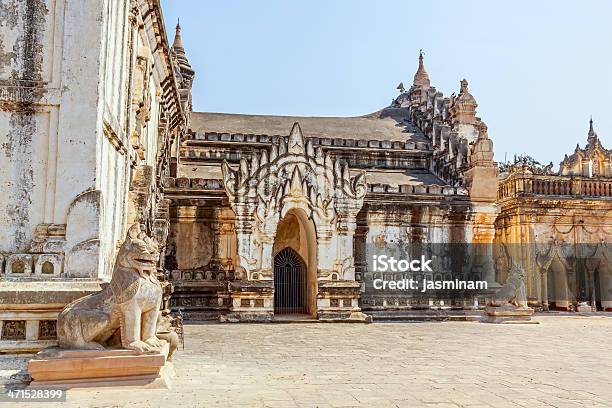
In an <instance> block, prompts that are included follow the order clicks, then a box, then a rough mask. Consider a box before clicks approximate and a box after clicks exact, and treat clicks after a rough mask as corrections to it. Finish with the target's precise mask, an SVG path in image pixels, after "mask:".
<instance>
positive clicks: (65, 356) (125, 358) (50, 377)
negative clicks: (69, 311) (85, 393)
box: [28, 343, 174, 389]
mask: <svg viewBox="0 0 612 408" xmlns="http://www.w3.org/2000/svg"><path fill="white" fill-rule="evenodd" d="M168 351H169V347H168V343H165V344H164V346H163V347H162V348H161V349H160V350H159V351H155V352H151V353H146V354H138V353H137V352H136V351H133V350H120V349H116V350H104V351H95V350H62V349H58V348H50V349H45V350H42V351H41V352H39V353H38V354H37V355H36V357H35V358H34V359H32V360H30V361H29V362H28V372H29V373H30V375H31V376H32V380H33V381H32V383H31V384H30V387H31V388H45V387H51V386H52V387H56V388H99V387H121V388H126V387H128V388H130V387H131V388H139V389H140V388H171V386H172V382H171V378H172V377H173V376H174V369H173V367H172V364H171V363H168V362H167V357H168Z"/></svg>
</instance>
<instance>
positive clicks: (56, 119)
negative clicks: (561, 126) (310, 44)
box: [0, 0, 612, 350]
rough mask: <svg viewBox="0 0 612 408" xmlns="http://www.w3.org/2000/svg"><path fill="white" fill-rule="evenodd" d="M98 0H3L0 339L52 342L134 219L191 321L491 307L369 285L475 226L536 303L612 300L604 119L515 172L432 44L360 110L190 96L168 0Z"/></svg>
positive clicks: (485, 260)
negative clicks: (306, 113) (432, 70)
mask: <svg viewBox="0 0 612 408" xmlns="http://www.w3.org/2000/svg"><path fill="white" fill-rule="evenodd" d="M103 3H104V7H102V8H101V7H99V4H98V3H96V2H66V1H55V2H45V1H43V0H28V1H25V2H23V1H18V0H8V1H7V4H8V5H10V6H11V7H6V10H5V11H3V12H4V14H5V15H6V16H7V18H6V19H3V20H2V21H1V22H0V46H1V49H0V118H1V120H0V149H1V151H2V152H3V160H2V161H0V186H1V188H2V191H3V193H4V194H2V196H0V226H1V227H2V228H0V322H2V326H1V328H0V345H2V347H1V348H2V349H10V348H13V349H22V350H26V349H32V348H37V347H41V346H44V345H47V344H53V342H54V341H55V340H54V338H55V326H54V325H55V319H56V316H57V313H58V312H59V311H60V310H61V309H62V308H63V307H64V306H65V305H66V304H67V303H69V302H71V301H72V300H74V299H76V298H78V297H80V296H82V295H83V294H86V293H90V292H93V291H96V290H99V288H100V286H101V285H104V284H106V283H107V282H108V281H109V280H110V273H111V265H112V263H113V259H114V257H115V255H116V252H117V243H118V242H120V241H121V240H122V238H123V237H124V236H125V233H126V230H127V227H128V225H131V224H132V223H133V222H140V224H141V225H142V227H143V228H144V229H145V231H146V232H147V233H150V234H152V235H154V236H155V237H156V239H157V240H158V242H159V243H160V245H161V248H162V251H163V252H164V256H162V259H161V261H160V264H159V265H158V269H159V271H160V274H162V275H165V276H167V279H168V280H169V281H170V282H171V283H172V285H173V286H174V293H173V295H172V297H171V298H169V295H170V291H168V293H167V294H166V298H165V300H166V304H165V307H172V308H173V309H174V310H181V311H182V312H183V313H184V314H185V315H186V317H188V318H193V319H221V320H223V321H252V320H256V321H262V320H263V321H269V320H273V319H277V318H282V317H283V316H282V315H300V316H303V317H304V318H317V319H322V320H364V319H365V315H366V314H368V315H374V316H388V315H397V316H399V315H401V314H406V313H429V312H436V311H444V313H448V311H449V310H451V311H453V310H454V311H458V312H461V311H474V310H478V309H479V308H481V305H482V301H483V299H482V298H481V297H479V296H476V295H473V296H459V297H457V296H447V295H445V294H444V293H430V294H429V295H427V296H425V295H421V296H415V295H414V294H407V293H400V292H393V291H391V292H388V291H387V292H384V291H383V292H381V291H376V290H373V289H372V281H373V280H374V279H379V278H385V279H396V280H397V279H403V278H407V277H414V278H417V279H423V278H426V279H429V280H439V279H451V278H454V277H456V276H453V274H451V273H450V272H449V271H450V270H451V266H450V265H449V266H448V270H447V269H445V268H444V267H443V268H442V269H438V270H437V271H436V272H435V273H432V274H426V273H424V274H416V275H415V274H413V275H410V274H406V273H379V272H376V271H375V270H373V269H372V267H371V264H370V260H371V259H372V257H373V256H374V255H377V254H379V253H383V252H393V251H397V250H398V248H399V250H400V252H401V251H404V250H405V249H406V248H411V247H416V246H421V245H438V247H435V251H439V252H440V253H443V252H445V251H446V252H447V253H448V252H449V251H450V252H453V251H454V250H453V249H452V248H455V247H453V245H460V246H463V247H462V249H461V251H462V257H461V259H460V260H459V261H453V262H454V263H455V264H459V267H460V269H461V268H463V266H466V268H465V269H466V270H467V272H466V274H468V275H469V277H470V278H472V279H479V280H483V281H486V282H488V283H490V287H491V288H495V287H496V285H499V284H503V283H504V282H505V280H506V279H507V274H508V271H509V270H510V269H511V267H512V266H513V265H518V266H520V267H521V268H523V269H524V271H525V276H526V281H527V285H526V286H527V292H528V293H527V295H528V300H529V303H530V305H531V306H534V307H536V308H538V309H540V310H553V309H560V310H581V311H582V310H603V309H609V308H612V303H611V302H610V300H611V299H610V297H611V296H612V292H611V290H612V279H611V270H612V268H611V265H612V256H611V255H610V253H611V249H610V244H609V242H610V241H611V239H610V237H611V236H612V165H611V160H612V152H611V151H610V150H606V149H605V148H604V147H603V145H602V144H601V142H600V141H599V138H598V137H597V135H596V133H595V131H594V130H593V126H592V124H591V129H590V131H589V133H588V139H587V145H586V147H585V148H580V147H577V148H576V150H575V152H574V153H573V154H572V155H571V156H566V157H565V158H564V159H563V161H562V162H561V165H560V169H559V171H558V172H556V173H555V172H553V171H552V166H551V165H549V166H546V167H541V166H539V167H538V166H532V165H530V164H528V163H522V162H520V161H519V162H516V163H514V164H513V165H512V166H505V167H503V166H502V169H503V171H502V172H501V174H500V171H499V166H498V164H497V163H496V162H495V161H494V159H493V153H494V151H493V141H492V140H491V139H490V138H489V135H488V133H487V126H486V124H485V123H484V122H483V121H482V120H481V119H480V118H479V117H477V115H476V109H477V106H478V105H477V102H476V99H475V98H474V96H472V95H471V94H470V91H469V84H468V82H467V81H466V80H462V81H461V83H460V84H458V85H459V89H458V91H457V93H456V94H454V93H453V94H452V95H451V96H450V97H448V96H444V94H443V93H442V92H440V91H438V90H437V89H436V88H435V87H433V86H432V85H431V81H430V78H429V75H428V74H427V71H426V69H425V65H424V58H423V55H420V56H419V60H418V68H417V71H416V73H415V75H414V78H413V80H412V84H411V86H410V87H409V88H408V89H405V88H404V86H403V85H402V84H400V86H398V89H399V91H400V92H399V95H398V96H397V97H396V98H394V99H393V101H392V103H391V104H390V105H389V106H386V107H382V108H381V109H380V110H378V111H376V112H374V113H371V114H368V115H364V116H359V117H297V116H296V117H288V116H266V115H242V114H230V113H209V112H193V111H192V106H191V86H192V83H193V81H194V79H195V70H194V69H193V68H192V67H191V65H190V63H189V60H188V58H187V55H186V52H185V48H184V45H183V39H182V37H181V32H180V27H178V26H177V29H176V33H175V38H174V41H173V44H172V45H171V44H170V42H169V41H168V38H167V32H166V29H165V27H164V24H163V20H162V14H161V9H160V4H159V0H106V1H104V2H103ZM2 7H5V6H4V5H3V6H2ZM466 245H467V247H465V246H466ZM408 250H409V249H408ZM457 251H458V250H457ZM455 266H456V265H455ZM462 276H463V277H464V278H465V277H466V276H467V275H462ZM483 296H485V297H486V293H485V294H483ZM168 302H169V304H168Z"/></svg>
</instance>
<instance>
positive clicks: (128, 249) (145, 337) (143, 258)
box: [57, 224, 163, 352]
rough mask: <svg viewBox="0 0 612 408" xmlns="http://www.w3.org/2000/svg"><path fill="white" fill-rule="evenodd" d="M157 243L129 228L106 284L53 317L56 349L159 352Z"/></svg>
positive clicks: (159, 301)
mask: <svg viewBox="0 0 612 408" xmlns="http://www.w3.org/2000/svg"><path fill="white" fill-rule="evenodd" d="M158 258H159V250H158V245H157V243H156V242H155V241H154V240H152V239H151V238H149V237H147V236H146V234H145V233H144V232H142V231H141V230H140V225H139V224H134V225H133V226H132V227H131V228H130V229H129V230H128V233H127V237H126V239H125V241H124V242H123V244H122V245H121V248H120V249H119V253H118V254H117V259H116V261H115V266H114V268H113V274H112V277H111V281H110V284H109V285H107V286H106V287H105V288H104V289H103V290H102V291H101V292H98V293H95V294H92V295H89V296H85V297H82V298H80V299H77V300H75V301H74V302H72V303H70V304H69V305H67V306H66V307H65V308H64V310H62V311H61V313H60V314H59V316H58V318H57V337H58V342H59V346H60V348H64V349H86V350H104V349H105V346H113V345H120V346H121V347H122V348H125V349H130V350H136V351H139V352H148V351H151V350H152V349H155V348H158V347H161V346H162V345H163V341H162V340H160V339H159V338H158V337H157V336H156V326H157V321H158V315H159V313H160V311H159V309H160V304H161V301H162V289H161V285H160V283H159V281H158V280H157V276H156V265H157V260H158Z"/></svg>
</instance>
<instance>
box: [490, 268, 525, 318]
mask: <svg viewBox="0 0 612 408" xmlns="http://www.w3.org/2000/svg"><path fill="white" fill-rule="evenodd" d="M508 305H512V306H514V307H517V308H518V307H527V290H526V289H525V271H524V270H523V268H522V267H521V266H519V265H517V264H514V265H512V268H510V273H509V274H508V280H507V281H506V284H505V285H504V286H502V287H501V288H499V290H498V291H497V292H495V294H494V295H493V298H492V299H491V302H490V303H489V306H494V307H503V306H508Z"/></svg>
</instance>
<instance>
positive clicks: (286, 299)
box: [274, 247, 308, 314]
mask: <svg viewBox="0 0 612 408" xmlns="http://www.w3.org/2000/svg"><path fill="white" fill-rule="evenodd" d="M307 302H308V282H307V270H306V263H305V262H304V260H303V259H302V257H300V255H299V254H298V253H297V252H295V251H294V250H293V249H291V248H289V247H286V248H285V249H283V250H282V251H280V252H279V253H278V254H276V256H275V257H274V313H275V314H307V313H308V303H307Z"/></svg>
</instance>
